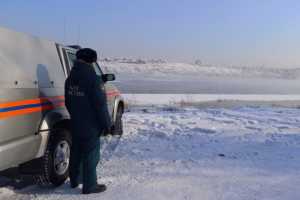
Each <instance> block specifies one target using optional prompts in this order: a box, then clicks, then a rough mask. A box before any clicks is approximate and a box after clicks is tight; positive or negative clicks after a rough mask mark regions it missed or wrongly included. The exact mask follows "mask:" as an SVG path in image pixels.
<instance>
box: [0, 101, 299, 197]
mask: <svg viewBox="0 0 300 200" xmlns="http://www.w3.org/2000/svg"><path fill="white" fill-rule="evenodd" d="M124 122H125V123H124V124H125V127H124V128H125V134H124V136H123V137H122V138H121V140H118V139H117V138H110V139H109V138H106V139H104V140H102V150H101V151H102V152H103V154H102V161H101V162H102V164H101V165H99V167H98V175H99V178H100V179H99V180H100V181H101V182H104V183H107V184H108V191H106V192H105V193H103V194H98V195H89V196H82V195H79V193H80V190H79V189H78V190H71V189H69V185H68V183H67V184H66V185H64V186H62V187H60V188H57V189H54V190H52V189H49V190H47V189H40V188H38V187H36V186H31V187H28V188H25V189H23V190H21V191H17V190H15V191H12V190H11V189H7V188H4V189H0V191H3V190H4V192H5V191H6V192H5V193H7V194H9V193H11V192H13V193H14V195H16V198H15V199H36V200H45V199H49V200H50V199H53V200H54V199H55V200H59V199H64V200H69V199H70V200H76V199H88V200H93V199H124V200H127V199H128V200H129V199H139V200H147V199H151V200H153V199H157V200H161V199H163V200H165V199H172V200H173V199H174V200H177V199H178V200H179V199H180V200H182V199H193V200H194V199H195V200H198V199H201V200H206V199H210V200H211V199H216V200H225V199H226V200H241V199H242V200H245V199H249V200H250V199H251V200H252V199H272V200H276V199H278V200H279V199H280V200H282V199H298V197H299V196H300V192H299V190H298V186H299V184H300V172H299V167H300V158H299V156H298V155H299V153H300V109H294V108H279V107H277V108H275V107H249V106H243V107H236V108H230V109H229V108H227V109H226V108H217V109H216V108H204V109H198V108H180V107H177V108H176V107H175V108H174V107H173V108H170V107H162V108H159V107H152V108H151V107H144V108H143V107H141V108H130V110H129V112H127V113H126V114H125V116H124ZM107 141H110V143H107ZM0 197H2V196H1V194H0ZM0 199H1V198H0Z"/></svg>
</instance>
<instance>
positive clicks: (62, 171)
mask: <svg viewBox="0 0 300 200" xmlns="http://www.w3.org/2000/svg"><path fill="white" fill-rule="evenodd" d="M70 151H71V135H70V132H69V131H68V130H66V129H60V130H57V131H56V132H55V133H53V132H52V133H50V139H49V142H48V146H47V150H46V152H45V155H44V156H43V157H42V158H41V159H42V166H41V167H42V173H41V174H39V175H36V176H35V181H36V183H37V184H38V185H41V186H48V185H53V186H55V187H58V186H60V185H62V184H63V183H64V182H65V181H66V179H67V178H68V176H69V163H70V162H69V160H70Z"/></svg>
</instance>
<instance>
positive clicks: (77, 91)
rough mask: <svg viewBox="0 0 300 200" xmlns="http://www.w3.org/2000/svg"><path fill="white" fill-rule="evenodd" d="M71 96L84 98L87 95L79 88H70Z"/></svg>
mask: <svg viewBox="0 0 300 200" xmlns="http://www.w3.org/2000/svg"><path fill="white" fill-rule="evenodd" d="M68 94H69V95H70V96H77V97H84V96H85V93H84V92H83V91H82V90H80V88H79V86H70V88H69V90H68Z"/></svg>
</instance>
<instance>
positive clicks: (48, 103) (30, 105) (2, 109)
mask: <svg viewBox="0 0 300 200" xmlns="http://www.w3.org/2000/svg"><path fill="white" fill-rule="evenodd" d="M51 104H53V103H52V102H45V103H38V104H28V105H22V106H15V107H8V108H0V112H2V113H3V112H10V111H15V110H23V109H27V108H36V107H41V106H46V105H51Z"/></svg>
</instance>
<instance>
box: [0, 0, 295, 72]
mask: <svg viewBox="0 0 300 200" xmlns="http://www.w3.org/2000/svg"><path fill="white" fill-rule="evenodd" d="M0 8H1V12H0V26H3V27H7V28H10V29H13V30H17V31H21V32H25V33H29V34H32V35H35V36H39V37H42V38H45V39H51V40H55V41H58V42H60V43H66V44H74V43H77V42H78V41H79V43H80V44H81V45H82V46H84V47H92V48H95V49H96V50H97V51H98V52H100V53H101V54H100V55H101V56H105V57H131V58H145V59H150V58H162V59H166V60H169V61H186V62H193V61H194V60H196V59H200V60H202V62H204V63H211V64H226V65H230V64H234V65H269V66H275V65H276V66H298V65H299V66H300V56H299V54H300V1H299V0H49V1H41V0H26V1H21V0H10V1H1V2H0ZM64 27H65V28H64ZM79 29H80V31H79ZM64 30H65V31H64ZM79 32H80V34H79ZM79 35H80V36H79ZM79 38H80V39H79Z"/></svg>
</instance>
